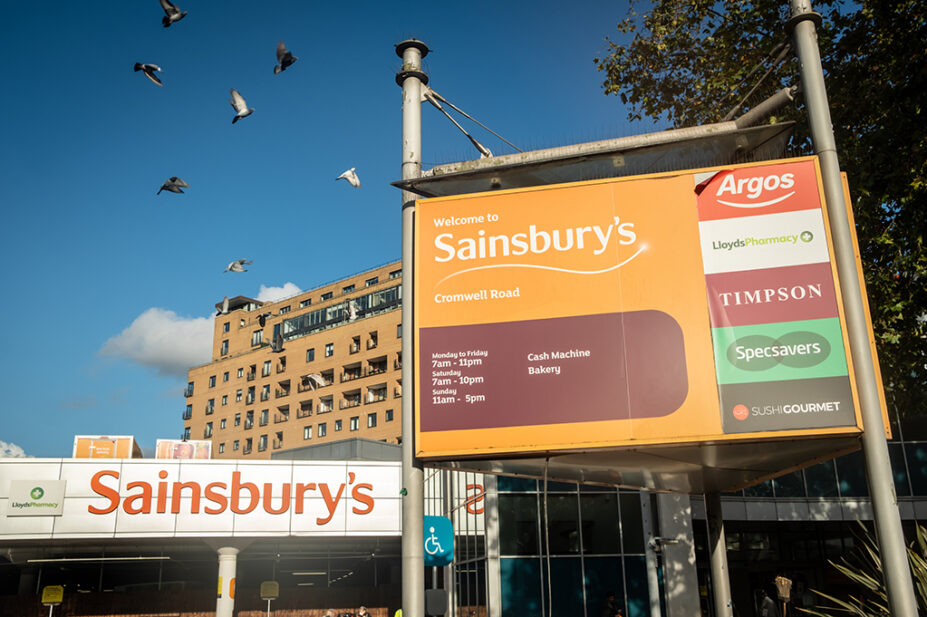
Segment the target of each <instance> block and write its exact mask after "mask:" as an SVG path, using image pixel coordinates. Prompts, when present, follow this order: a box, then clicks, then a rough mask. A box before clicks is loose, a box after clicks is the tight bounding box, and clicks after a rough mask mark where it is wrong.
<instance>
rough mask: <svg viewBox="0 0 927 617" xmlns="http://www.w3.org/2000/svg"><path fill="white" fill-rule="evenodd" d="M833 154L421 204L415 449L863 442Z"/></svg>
mask: <svg viewBox="0 0 927 617" xmlns="http://www.w3.org/2000/svg"><path fill="white" fill-rule="evenodd" d="M822 204H823V196H822V191H821V186H820V172H819V170H818V167H817V161H816V159H814V158H802V159H789V160H786V161H774V162H766V163H762V164H750V165H743V166H734V167H726V168H718V169H710V170H696V171H688V172H672V173H667V174H660V175H653V176H642V177H633V178H621V179H610V180H600V181H590V182H582V183H574V184H564V185H554V186H548V187H538V188H531V189H521V190H513V191H499V192H495V193H483V194H475V195H465V196H457V197H444V198H436V199H425V200H420V201H418V202H417V207H416V221H415V281H414V286H415V299H414V301H415V311H414V313H415V334H416V337H417V339H416V345H417V352H418V353H417V357H416V359H415V363H416V366H415V375H416V383H417V386H418V392H417V396H416V401H415V409H416V454H417V455H418V456H421V457H424V458H429V457H431V458H454V457H460V456H491V455H496V454H502V455H506V454H508V455H513V454H519V453H530V452H543V451H578V450H585V449H595V448H614V447H628V446H643V445H648V444H655V445H660V444H681V443H701V442H706V441H712V442H721V441H731V440H741V439H751V440H756V439H769V438H775V439H782V438H785V437H790V436H814V435H840V434H853V433H858V432H859V430H860V419H859V415H858V412H857V405H856V403H855V390H854V385H853V379H852V368H851V365H850V363H849V362H848V356H849V352H848V345H847V337H846V332H845V329H844V327H843V325H842V306H841V305H840V302H839V299H840V293H839V288H838V286H837V283H836V272H835V268H834V265H833V257H832V249H831V241H830V238H829V232H828V225H827V218H826V216H827V215H826V212H825V211H824V209H823V208H822Z"/></svg>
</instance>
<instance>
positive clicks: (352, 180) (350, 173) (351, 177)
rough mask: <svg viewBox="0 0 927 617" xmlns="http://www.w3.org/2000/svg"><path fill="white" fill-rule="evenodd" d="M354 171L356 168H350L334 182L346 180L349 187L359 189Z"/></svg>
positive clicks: (358, 180) (358, 181)
mask: <svg viewBox="0 0 927 617" xmlns="http://www.w3.org/2000/svg"><path fill="white" fill-rule="evenodd" d="M355 169H357V168H356V167H352V168H351V169H349V170H347V171H346V172H344V173H343V174H341V175H340V176H338V177H337V178H335V180H347V181H348V183H349V184H350V185H351V186H353V187H354V188H356V189H359V188H360V178H358V177H357V174H356V173H354V170H355Z"/></svg>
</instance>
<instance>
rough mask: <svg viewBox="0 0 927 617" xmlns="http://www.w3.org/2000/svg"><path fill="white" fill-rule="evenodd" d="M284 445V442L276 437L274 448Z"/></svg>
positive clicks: (277, 448)
mask: <svg viewBox="0 0 927 617" xmlns="http://www.w3.org/2000/svg"><path fill="white" fill-rule="evenodd" d="M282 447H283V442H282V441H277V440H276V439H274V450H279V449H280V448H282Z"/></svg>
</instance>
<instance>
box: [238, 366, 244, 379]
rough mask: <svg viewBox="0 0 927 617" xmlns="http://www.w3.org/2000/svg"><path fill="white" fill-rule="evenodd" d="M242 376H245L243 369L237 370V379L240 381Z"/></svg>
mask: <svg viewBox="0 0 927 617" xmlns="http://www.w3.org/2000/svg"><path fill="white" fill-rule="evenodd" d="M244 376H245V369H243V368H240V369H238V378H239V379H241V378H242V377H244Z"/></svg>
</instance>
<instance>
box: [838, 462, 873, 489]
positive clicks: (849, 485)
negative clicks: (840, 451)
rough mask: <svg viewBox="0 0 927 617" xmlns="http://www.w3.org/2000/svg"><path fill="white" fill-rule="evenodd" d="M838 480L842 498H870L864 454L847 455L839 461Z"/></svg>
mask: <svg viewBox="0 0 927 617" xmlns="http://www.w3.org/2000/svg"><path fill="white" fill-rule="evenodd" d="M835 462H836V463H837V480H838V484H839V486H840V496H841V497H868V496H869V487H868V486H867V485H866V467H865V461H864V460H863V453H862V452H853V453H851V454H845V455H844V456H841V457H840V458H838V459H835Z"/></svg>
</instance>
